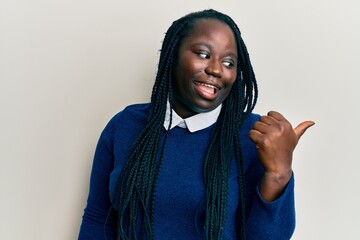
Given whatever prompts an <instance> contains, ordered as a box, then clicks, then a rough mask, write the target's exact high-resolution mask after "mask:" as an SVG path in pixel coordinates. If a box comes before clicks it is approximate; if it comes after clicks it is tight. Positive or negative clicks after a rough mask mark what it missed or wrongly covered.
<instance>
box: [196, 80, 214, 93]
mask: <svg viewBox="0 0 360 240" xmlns="http://www.w3.org/2000/svg"><path fill="white" fill-rule="evenodd" d="M195 84H196V85H201V86H204V87H208V88H212V89H213V90H214V91H213V92H212V94H215V93H216V92H217V91H218V88H217V87H216V86H214V85H210V84H207V83H199V82H197V83H195Z"/></svg>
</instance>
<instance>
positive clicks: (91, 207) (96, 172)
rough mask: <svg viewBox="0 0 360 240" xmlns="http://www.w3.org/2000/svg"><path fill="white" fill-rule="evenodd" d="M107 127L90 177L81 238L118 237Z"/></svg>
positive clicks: (108, 238) (112, 160)
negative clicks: (112, 198) (112, 199)
mask: <svg viewBox="0 0 360 240" xmlns="http://www.w3.org/2000/svg"><path fill="white" fill-rule="evenodd" d="M105 138H106V139H107V136H106V129H105V130H104V132H103V133H102V135H101V137H100V140H99V142H98V144H97V147H96V151H95V156H94V162H93V166H92V171H91V178H90V191H89V196H88V200H87V205H86V208H85V210H84V215H83V220H82V224H81V227H80V233H79V238H78V239H79V240H102V239H104V240H105V239H106V240H112V239H116V221H117V220H116V213H115V211H114V210H113V209H112V207H111V201H110V195H109V178H110V173H111V171H112V169H113V167H114V159H113V154H112V150H111V149H109V147H108V146H107V144H106V141H105Z"/></svg>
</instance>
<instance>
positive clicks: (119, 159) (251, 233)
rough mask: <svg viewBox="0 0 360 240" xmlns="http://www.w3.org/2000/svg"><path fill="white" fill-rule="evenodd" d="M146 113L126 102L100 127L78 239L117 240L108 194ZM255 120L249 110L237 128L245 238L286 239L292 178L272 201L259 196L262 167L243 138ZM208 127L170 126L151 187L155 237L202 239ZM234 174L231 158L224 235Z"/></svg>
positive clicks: (291, 220)
mask: <svg viewBox="0 0 360 240" xmlns="http://www.w3.org/2000/svg"><path fill="white" fill-rule="evenodd" d="M148 112H149V104H137V105H132V106H129V107H127V108H125V109H124V110H123V111H121V112H120V113H118V114H117V115H115V116H114V117H113V118H112V119H111V121H110V122H109V123H108V124H107V126H106V127H105V129H104V130H103V132H102V134H101V136H100V139H99V142H98V145H97V148H96V152H95V156H94V162H93V167H92V172H91V180H90V192H89V197H88V201H87V206H86V208H85V211H84V215H83V222H82V224H81V227H80V233H79V239H80V240H102V239H107V240H111V239H116V219H117V218H116V213H114V212H113V214H112V215H110V216H109V217H108V219H107V220H106V218H107V214H108V212H109V209H110V208H111V200H110V199H112V196H113V193H114V189H115V185H116V181H117V179H118V177H119V175H120V173H121V170H122V168H123V166H124V164H125V162H126V160H127V158H128V155H129V152H130V149H131V147H132V144H133V143H134V141H135V139H136V137H137V136H138V135H139V133H140V132H141V130H142V129H143V128H144V126H145V124H146V120H147V115H148ZM258 119H259V115H255V114H251V115H250V116H249V117H248V118H247V119H246V120H245V122H244V124H243V127H242V129H241V131H240V133H239V134H240V141H241V148H242V149H241V150H242V154H243V159H244V171H245V181H246V216H247V217H246V235H247V239H248V240H252V239H254V240H263V239H264V240H265V239H269V240H270V239H274V240H282V239H284V240H285V239H290V237H291V235H292V234H293V231H294V228H295V208H294V179H293V177H292V178H291V180H290V181H289V183H288V184H287V186H286V188H285V190H284V192H283V193H282V195H281V196H280V197H279V198H278V199H277V200H275V201H273V202H265V201H264V200H263V199H262V197H261V195H260V193H259V189H258V184H259V181H260V179H261V177H262V175H263V172H264V169H263V167H262V165H261V163H260V162H259V159H258V154H257V150H256V147H255V145H254V143H253V142H252V141H251V140H250V139H249V137H248V133H249V131H250V130H251V129H252V126H253V124H254V123H255V122H256V121H257V120H258ZM213 128H214V125H211V126H210V127H208V128H205V129H203V130H200V131H197V132H193V133H191V132H189V130H188V129H186V128H180V127H175V128H173V129H172V130H170V133H169V136H168V139H167V143H166V148H165V152H164V160H163V163H162V167H161V171H160V175H159V179H158V184H157V188H156V197H155V215H154V219H155V222H154V234H155V236H154V237H155V239H160V240H161V239H171V240H176V239H181V240H183V239H204V236H203V227H202V225H201V222H202V219H203V217H204V205H205V185H204V180H203V168H204V167H203V166H204V159H205V156H206V152H207V149H208V146H209V142H210V137H211V132H212V130H213ZM164 133H165V129H164ZM237 176H238V173H237V167H236V161H235V157H234V158H233V160H232V166H231V174H230V178H229V198H228V199H229V203H228V211H227V220H226V226H225V229H224V232H223V236H222V237H223V239H236V227H237V222H236V218H237V217H236V212H237V208H238V206H239V185H238V180H237ZM105 222H106V224H105ZM105 235H106V237H105Z"/></svg>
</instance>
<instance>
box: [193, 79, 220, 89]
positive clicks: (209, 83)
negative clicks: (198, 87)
mask: <svg viewBox="0 0 360 240" xmlns="http://www.w3.org/2000/svg"><path fill="white" fill-rule="evenodd" d="M194 83H195V84H204V85H208V86H209V87H215V88H216V89H217V90H221V88H222V87H221V86H220V85H219V84H217V83H214V82H208V81H206V82H205V81H194Z"/></svg>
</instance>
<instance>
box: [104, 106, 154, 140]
mask: <svg viewBox="0 0 360 240" xmlns="http://www.w3.org/2000/svg"><path fill="white" fill-rule="evenodd" d="M149 109H150V103H142V104H133V105H129V106H127V107H125V108H124V109H123V110H122V111H120V112H118V113H117V114H115V115H114V116H113V117H112V118H111V120H110V121H109V122H108V124H107V125H106V126H105V128H104V130H103V132H102V134H101V135H102V137H103V138H111V137H113V136H114V135H116V134H117V133H118V132H119V131H128V130H130V131H134V130H137V129H142V128H143V127H144V126H145V124H146V121H147V117H148V113H149Z"/></svg>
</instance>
